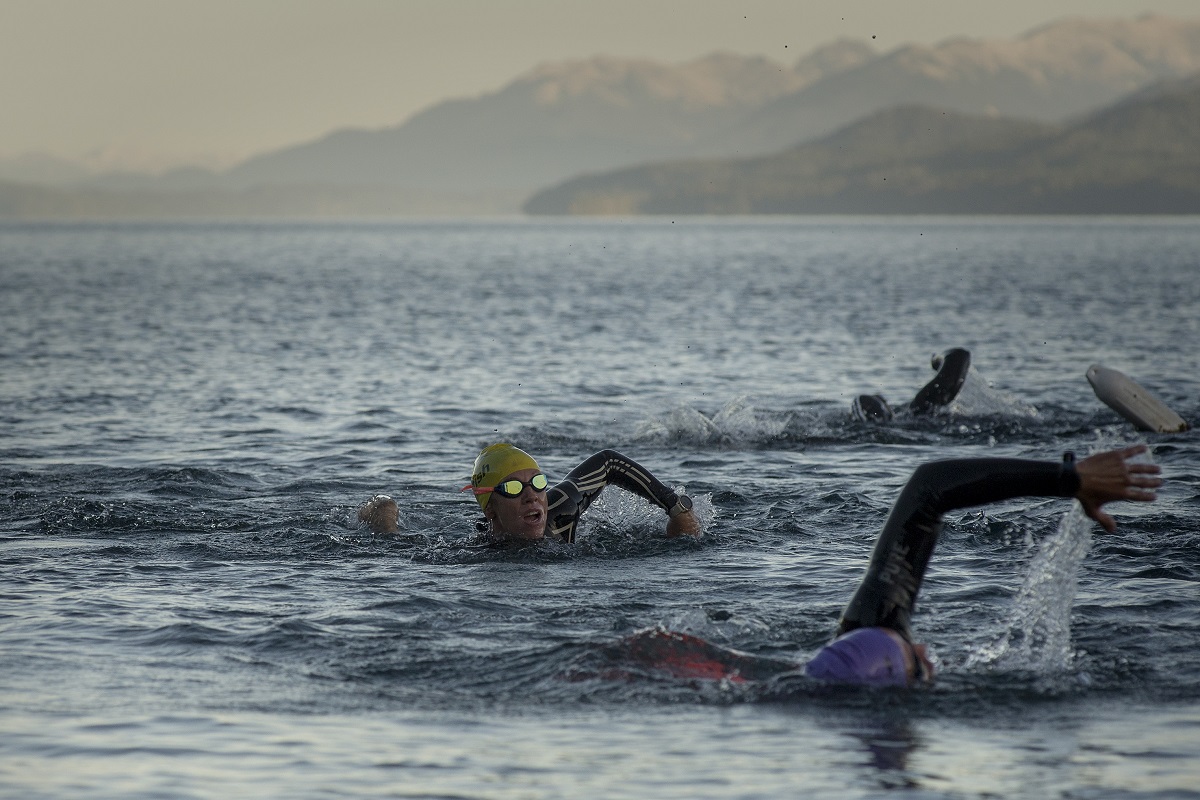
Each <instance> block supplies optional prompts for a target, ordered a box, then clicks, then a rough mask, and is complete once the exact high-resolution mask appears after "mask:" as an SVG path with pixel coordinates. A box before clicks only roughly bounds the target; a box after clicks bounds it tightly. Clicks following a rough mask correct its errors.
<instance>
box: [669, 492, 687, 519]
mask: <svg viewBox="0 0 1200 800" xmlns="http://www.w3.org/2000/svg"><path fill="white" fill-rule="evenodd" d="M691 510H692V498H690V497H688V496H687V495H686V494H680V495H676V496H675V505H673V506H671V507H670V508H668V509H667V516H668V517H670V518H671V519H675V518H676V517H678V516H679V515H680V514H686V513H688V512H689V511H691Z"/></svg>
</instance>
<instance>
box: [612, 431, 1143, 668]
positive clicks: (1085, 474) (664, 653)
mask: <svg viewBox="0 0 1200 800" xmlns="http://www.w3.org/2000/svg"><path fill="white" fill-rule="evenodd" d="M1146 450H1147V447H1146V446H1145V445H1137V446H1134V447H1129V448H1125V449H1123V450H1113V451H1109V452H1106V453H1099V454H1097V455H1094V456H1090V457H1088V458H1085V459H1083V460H1082V461H1080V462H1079V463H1078V464H1075V463H1074V459H1073V458H1072V457H1070V455H1069V454H1068V456H1066V457H1064V459H1063V461H1062V462H1061V463H1047V462H1040V461H1028V460H1024V459H1015V458H976V459H953V460H948V461H935V462H932V463H929V464H925V465H924V466H921V467H919V468H918V469H917V470H916V471H915V472H914V473H913V475H912V477H911V478H909V480H908V483H907V484H905V486H904V489H903V490H902V491H901V492H900V497H899V498H898V499H897V500H896V503H895V505H893V506H892V510H891V513H890V514H889V515H888V519H887V522H886V523H884V526H883V531H882V532H881V533H880V535H879V539H878V540H877V542H876V544H875V549H874V552H873V553H872V555H871V561H870V563H869V564H868V566H867V570H866V574H865V575H864V576H863V579H862V581H861V583H860V584H859V586H858V590H857V591H856V592H855V593H854V596H853V597H852V598H851V600H850V602H849V603H848V604H847V606H846V608H845V610H844V611H843V612H842V615H841V619H840V621H839V623H838V630H837V637H836V638H835V639H834V640H833V641H832V642H830V643H829V644H828V645H826V646H825V647H824V648H822V649H821V651H820V652H819V653H818V654H817V655H816V657H814V658H813V659H812V660H810V661H809V662H808V663H807V664H805V665H804V671H805V673H806V674H807V675H808V676H810V677H812V678H815V679H818V680H822V681H827V682H831V683H846V684H859V685H869V686H907V685H911V684H913V683H918V682H921V681H925V680H929V679H930V678H932V674H933V669H932V665H931V664H930V663H929V660H928V658H927V657H926V655H925V648H924V646H923V645H919V644H914V643H913V636H912V629H911V627H910V622H911V618H912V613H913V607H914V604H915V602H916V599H917V593H918V591H919V590H920V588H921V581H922V580H923V579H924V577H925V569H926V567H927V566H928V565H929V558H930V556H932V555H933V549H934V545H936V544H937V538H938V534H939V533H940V532H941V529H942V515H943V514H945V513H946V512H947V511H952V510H954V509H958V508H966V507H969V506H979V505H985V504H988V503H995V502H999V501H1001V500H1007V499H1011V498H1014V497H1074V498H1075V499H1076V500H1078V501H1079V502H1080V504H1081V505H1082V506H1083V510H1084V513H1086V514H1087V515H1088V516H1089V517H1091V518H1092V519H1094V520H1096V521H1097V522H1098V523H1100V525H1101V526H1103V527H1104V529H1105V530H1107V531H1109V532H1110V533H1111V532H1114V531H1115V530H1116V527H1117V525H1116V522H1115V520H1113V518H1112V517H1111V516H1109V515H1108V514H1107V513H1105V512H1104V510H1103V507H1104V505H1105V504H1107V503H1111V502H1114V501H1117V500H1134V501H1141V502H1146V501H1150V500H1153V499H1154V498H1155V493H1154V490H1155V489H1156V488H1157V487H1159V486H1161V485H1162V479H1161V478H1159V477H1158V473H1159V472H1160V470H1159V468H1158V467H1157V466H1155V465H1153V464H1143V463H1133V462H1130V461H1129V459H1130V458H1132V457H1134V456H1136V455H1138V454H1140V453H1144V452H1146ZM629 650H630V652H631V654H635V655H637V654H642V653H649V654H652V656H653V658H654V663H653V664H652V666H654V667H655V668H657V669H662V670H665V671H667V672H669V673H671V674H674V675H676V676H677V677H693V678H724V679H730V680H734V681H739V680H757V679H761V678H762V677H764V675H765V674H766V673H769V672H774V673H775V674H778V673H779V672H781V671H784V670H786V669H787V668H788V667H787V666H786V665H784V666H782V667H781V666H780V664H779V662H777V661H776V660H774V659H757V658H755V657H754V656H751V655H749V654H746V653H738V652H736V651H729V650H725V649H724V648H719V647H717V646H715V645H711V644H709V643H707V642H703V641H701V640H698V639H696V638H695V637H692V636H688V635H686V634H677V633H673V632H668V631H650V632H643V633H641V634H638V635H637V636H635V637H634V639H633V640H632V641H631V643H630V644H629ZM795 667H796V665H791V668H792V669H795Z"/></svg>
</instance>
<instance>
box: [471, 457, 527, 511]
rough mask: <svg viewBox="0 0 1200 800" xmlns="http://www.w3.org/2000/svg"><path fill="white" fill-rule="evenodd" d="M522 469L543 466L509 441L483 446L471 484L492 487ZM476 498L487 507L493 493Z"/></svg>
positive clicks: (478, 487)
mask: <svg viewBox="0 0 1200 800" xmlns="http://www.w3.org/2000/svg"><path fill="white" fill-rule="evenodd" d="M521 469H536V470H537V471H539V472H541V469H542V468H541V467H539V466H538V463H537V462H536V461H534V460H533V456H531V455H529V453H526V452H525V451H524V450H521V449H519V448H516V447H513V446H512V445H511V444H509V443H508V442H498V443H497V444H493V445H489V446H488V447H485V448H483V452H482V453H480V454H479V457H478V458H476V459H475V467H474V469H472V470H471V486H473V487H475V488H476V489H484V488H486V489H491V488H493V487H495V486H496V485H497V484H499V483H500V481H502V480H504V479H505V478H507V477H508V476H509V475H512V474H513V473H514V472H516V471H517V470H521ZM475 499H476V500H478V501H479V507H480V508H487V504H488V500H491V499H492V493H491V492H484V493H483V494H477V495H475Z"/></svg>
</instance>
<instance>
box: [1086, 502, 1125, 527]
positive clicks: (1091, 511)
mask: <svg viewBox="0 0 1200 800" xmlns="http://www.w3.org/2000/svg"><path fill="white" fill-rule="evenodd" d="M1079 502H1080V503H1083V513H1085V514H1087V515H1088V516H1089V517H1091V518H1092V519H1094V520H1096V522H1099V523H1100V526H1101V527H1102V528H1104V530H1106V531H1108V532H1109V533H1116V532H1117V521H1116V520H1115V519H1113V518H1112V515H1111V514H1107V513H1105V512H1104V511H1102V510H1101V508H1100V506H1097V505H1090V504H1088V503H1085V502H1083V501H1082V500H1080V501H1079Z"/></svg>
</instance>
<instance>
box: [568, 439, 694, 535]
mask: <svg viewBox="0 0 1200 800" xmlns="http://www.w3.org/2000/svg"><path fill="white" fill-rule="evenodd" d="M609 485H613V486H619V487H621V488H622V489H626V490H627V491H630V492H633V493H634V494H636V495H637V496H639V497H643V498H645V499H646V500H648V501H650V502H651V503H653V504H654V505H656V506H658V507H659V508H661V509H663V510H664V511H666V510H669V509H671V508H673V507H674V506H675V504H676V503H677V502H678V501H679V496H678V495H677V494H676V493H675V492H674V491H672V490H671V489H670V488H669V487H668V486H666V485H665V484H664V483H663V482H662V481H660V480H659V479H658V478H656V477H654V475H653V474H651V472H650V471H649V470H648V469H646V468H645V467H643V466H642V465H641V464H638V463H637V462H636V461H634V460H633V459H632V458H629V457H627V456H624V455H622V454H621V453H618V452H617V451H616V450H601V451H600V452H599V453H596V454H594V455H592V456H590V457H588V459H587V460H586V461H584V462H583V463H582V464H580V465H579V466H578V467H576V468H575V469H573V470H571V472H570V473H569V474H568V475H567V477H566V478H564V479H563V481H562V482H561V483H559V484H557V485H555V486H553V487H551V489H550V493H549V495H548V496H547V501H548V502H549V505H550V508H549V518H550V523H549V525H548V530H549V531H550V532H552V533H554V534H556V535H557V536H558V537H559V538H561V539H563V540H564V541H568V542H570V541H574V540H575V528H576V527H577V526H578V524H579V518H580V517H581V516H582V515H583V512H584V511H586V510H587V508H588V506H590V505H591V504H592V502H593V501H594V500H595V499H596V498H597V497H599V496H600V492H601V491H603V490H604V487H606V486H609ZM699 533H700V523H699V520H697V519H696V515H695V514H694V513H693V512H691V511H686V512H684V513H682V514H677V515H676V516H673V517H670V518H669V520H668V522H667V536H678V535H680V534H688V535H697V534H699Z"/></svg>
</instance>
